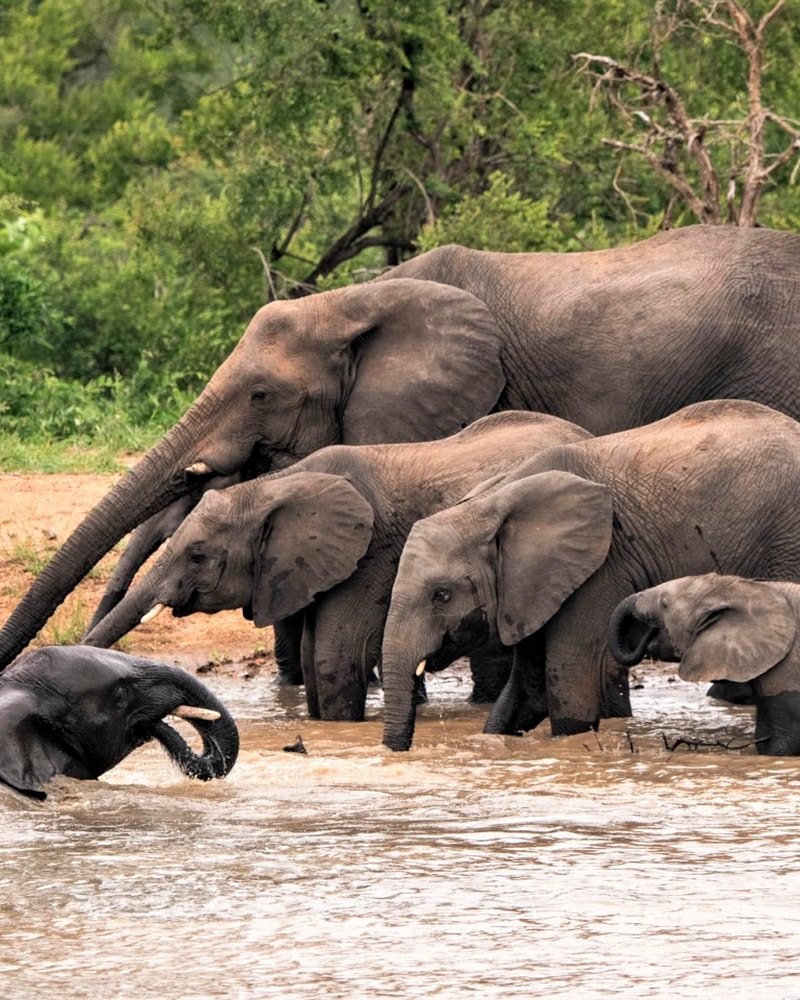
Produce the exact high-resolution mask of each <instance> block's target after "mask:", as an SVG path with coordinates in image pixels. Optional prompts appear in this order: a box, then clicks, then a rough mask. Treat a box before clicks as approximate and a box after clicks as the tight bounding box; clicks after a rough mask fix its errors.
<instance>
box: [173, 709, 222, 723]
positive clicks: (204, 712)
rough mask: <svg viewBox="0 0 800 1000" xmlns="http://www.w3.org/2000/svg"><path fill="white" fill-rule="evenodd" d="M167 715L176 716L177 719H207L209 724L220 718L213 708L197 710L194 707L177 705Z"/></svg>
mask: <svg viewBox="0 0 800 1000" xmlns="http://www.w3.org/2000/svg"><path fill="white" fill-rule="evenodd" d="M169 714H170V715H177V716H178V718H179V719H208V721H209V722H214V721H215V720H216V719H218V718H219V717H220V714H219V712H217V711H215V710H214V709H213V708H199V707H198V706H196V705H178V707H177V708H173V710H172V711H171V712H170V713H169Z"/></svg>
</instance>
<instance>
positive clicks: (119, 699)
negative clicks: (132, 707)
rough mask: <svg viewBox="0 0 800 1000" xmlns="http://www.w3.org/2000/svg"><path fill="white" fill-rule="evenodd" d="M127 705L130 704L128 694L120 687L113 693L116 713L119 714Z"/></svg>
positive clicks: (113, 704) (112, 697) (112, 700)
mask: <svg viewBox="0 0 800 1000" xmlns="http://www.w3.org/2000/svg"><path fill="white" fill-rule="evenodd" d="M127 704H128V692H127V690H126V689H125V688H124V687H123V686H122V685H119V687H116V688H114V690H113V692H112V693H111V705H112V708H114V709H115V710H116V711H118V712H119V711H122V709H124V708H125V706H126V705H127Z"/></svg>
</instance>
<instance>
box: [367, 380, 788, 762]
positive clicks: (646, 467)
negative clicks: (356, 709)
mask: <svg viewBox="0 0 800 1000" xmlns="http://www.w3.org/2000/svg"><path fill="white" fill-rule="evenodd" d="M708 572H718V573H728V574H737V575H742V576H757V577H764V578H771V579H787V580H800V424H798V423H797V422H795V421H794V420H792V419H791V418H789V417H787V416H785V415H784V414H781V413H778V412H777V411H775V410H772V409H770V408H768V407H764V406H761V405H759V404H757V403H751V402H746V401H737V400H721V401H714V402H706V403H698V404H695V405H693V406H689V407H686V408H684V409H683V410H681V411H680V412H678V413H676V414H673V415H672V416H669V417H667V418H665V419H663V420H661V421H657V422H655V423H653V424H650V425H647V426H644V427H640V428H634V429H631V430H627V431H623V432H620V433H617V434H609V435H605V436H603V437H598V438H594V439H591V440H588V441H583V442H578V443H575V444H571V445H565V446H561V447H556V448H552V449H550V450H548V451H546V452H542V453H540V454H539V455H538V456H535V457H533V458H532V459H530V460H529V461H527V462H524V463H523V464H522V465H521V466H519V467H518V468H517V469H515V470H514V471H513V472H512V473H510V474H509V475H508V476H507V477H505V479H504V480H501V481H500V482H499V483H492V484H489V485H488V486H487V487H486V488H483V489H480V488H479V489H476V490H474V491H473V493H472V495H471V496H470V497H469V498H467V499H466V500H465V501H463V502H462V503H460V504H459V505H457V506H456V507H453V508H450V509H449V510H444V511H441V512H440V513H438V514H435V515H433V516H431V517H429V518H426V519H424V520H421V521H419V522H418V523H417V524H416V525H415V526H414V528H413V529H412V531H411V532H410V534H409V537H408V540H407V542H406V546H405V548H404V550H403V554H402V556H401V559H400V563H399V566H398V571H397V576H396V579H395V584H394V588H393V592H392V602H391V607H390V610H389V613H388V616H387V621H386V627H385V632H384V643H383V651H382V660H383V680H384V705H385V718H386V729H385V735H384V742H385V743H386V744H387V746H390V747H391V748H392V749H407V748H408V747H409V746H410V744H411V738H412V735H413V726H414V706H413V700H412V699H411V698H410V693H411V692H412V691H413V680H414V673H415V668H416V666H417V664H418V663H419V662H420V661H421V660H422V659H423V658H425V657H428V658H433V659H434V660H435V659H436V658H437V657H440V656H452V655H454V654H460V655H465V654H466V653H468V652H469V648H470V645H471V644H472V643H473V642H474V641H475V636H476V635H481V634H482V635H483V636H484V637H485V636H486V635H498V636H499V638H500V639H501V641H502V642H503V643H504V644H506V645H513V646H514V666H513V669H512V674H511V678H510V680H509V682H508V684H507V685H506V689H505V690H504V691H503V693H502V695H501V696H500V698H498V700H497V702H496V703H495V705H494V708H493V710H492V713H491V715H490V717H489V720H488V722H487V727H486V731H487V732H504V733H514V732H518V731H520V730H524V729H528V728H532V727H533V726H535V725H536V724H537V723H538V722H540V721H542V719H544V718H545V717H546V716H548V715H549V717H550V723H551V728H552V732H553V733H554V734H555V735H559V734H567V733H573V732H581V731H584V730H586V729H589V728H591V727H593V726H596V725H597V722H598V720H599V719H600V718H601V717H604V716H609V715H618V714H625V713H624V709H625V705H626V702H627V675H626V672H625V671H624V670H621V669H620V668H619V666H618V665H617V664H616V663H615V661H614V659H613V658H612V657H611V656H610V654H609V651H608V643H607V637H608V622H609V619H610V617H611V614H612V611H613V610H614V608H615V606H616V605H617V603H618V602H619V601H621V600H622V599H623V598H625V597H627V596H628V595H629V594H631V593H632V592H635V591H639V590H642V589H645V588H647V587H651V586H654V585H655V584H657V583H660V582H662V581H664V580H669V579H672V578H673V577H678V576H684V575H689V574H702V573H708ZM615 688H616V689H617V691H618V697H617V698H614V697H613V692H614V690H615ZM609 692H611V693H612V696H611V697H609ZM620 709H622V711H621V710H620Z"/></svg>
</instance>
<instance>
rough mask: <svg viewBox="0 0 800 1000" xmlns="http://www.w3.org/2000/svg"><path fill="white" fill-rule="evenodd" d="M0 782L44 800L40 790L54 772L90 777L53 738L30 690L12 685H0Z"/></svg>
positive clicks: (52, 776)
mask: <svg viewBox="0 0 800 1000" xmlns="http://www.w3.org/2000/svg"><path fill="white" fill-rule="evenodd" d="M0 727H1V728H2V731H3V738H2V740H0V782H3V783H4V784H6V785H8V786H9V787H11V788H13V789H14V790H15V791H17V792H21V793H22V794H23V795H28V796H30V797H31V798H35V799H45V798H47V795H46V794H45V792H43V791H42V785H46V784H47V782H48V781H50V779H51V778H54V777H55V776H56V775H57V774H68V775H71V776H72V777H76V778H91V777H93V775H91V774H90V773H89V772H88V771H87V770H86V768H85V767H84V766H83V765H82V764H80V762H78V761H77V760H76V759H75V758H73V757H72V756H71V755H70V754H69V752H68V751H67V749H66V748H65V747H63V746H61V745H60V743H59V741H58V740H57V739H56V738H54V731H53V730H52V729H51V728H50V727H49V726H48V725H47V724H46V722H45V720H43V719H42V718H41V715H40V708H39V703H38V699H37V697H36V695H35V694H34V692H33V691H31V690H29V689H28V688H25V687H19V686H17V685H16V684H8V685H5V686H3V687H2V688H0Z"/></svg>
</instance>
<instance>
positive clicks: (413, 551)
mask: <svg viewBox="0 0 800 1000" xmlns="http://www.w3.org/2000/svg"><path fill="white" fill-rule="evenodd" d="M443 513H449V512H443ZM462 550H465V540H464V534H463V531H461V530H459V525H458V523H457V522H455V523H454V519H453V518H450V517H437V516H434V517H429V518H425V519H424V520H422V521H417V523H416V524H415V525H414V526H413V528H412V529H411V532H410V534H409V536H408V539H407V540H406V544H405V548H404V550H403V557H404V558H406V555H407V557H408V559H413V560H419V561H421V562H422V563H423V564H424V565H425V566H426V567H428V568H433V567H434V566H437V565H442V566H447V567H449V568H451V569H453V568H454V565H453V563H454V560H455V559H456V557H457V555H458V554H459V553H460V552H461V551H462Z"/></svg>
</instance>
